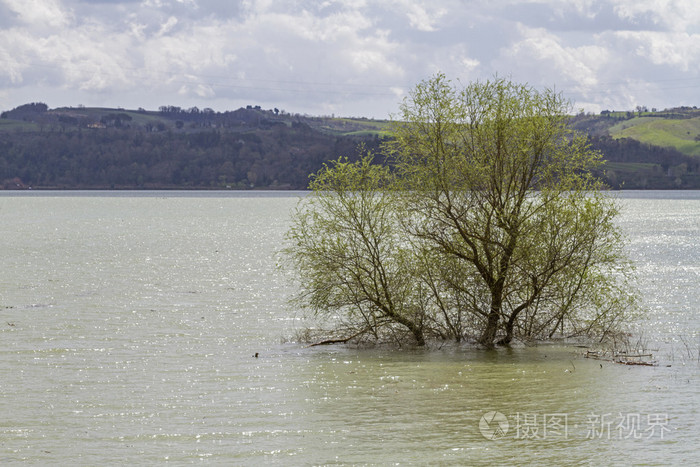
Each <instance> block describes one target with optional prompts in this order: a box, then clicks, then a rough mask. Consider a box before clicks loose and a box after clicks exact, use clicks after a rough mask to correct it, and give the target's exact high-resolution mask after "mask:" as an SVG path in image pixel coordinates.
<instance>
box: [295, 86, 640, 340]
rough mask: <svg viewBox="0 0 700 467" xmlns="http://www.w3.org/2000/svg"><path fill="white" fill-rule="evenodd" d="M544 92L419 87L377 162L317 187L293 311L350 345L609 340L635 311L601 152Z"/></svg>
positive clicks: (319, 179) (341, 166)
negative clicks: (312, 317) (340, 332)
mask: <svg viewBox="0 0 700 467" xmlns="http://www.w3.org/2000/svg"><path fill="white" fill-rule="evenodd" d="M568 111H569V105H568V103H567V102H566V101H564V100H563V99H562V97H561V96H560V95H558V94H555V93H553V92H551V91H544V92H537V91H535V90H533V89H532V88H529V87H526V86H522V85H518V84H514V83H512V82H510V81H508V80H504V79H499V78H497V79H494V80H492V81H487V82H485V83H472V84H470V85H468V86H466V87H464V88H458V87H455V86H453V85H452V84H451V83H450V82H449V81H448V80H447V79H446V78H445V77H444V76H443V75H438V76H436V77H435V78H434V79H431V80H429V81H425V82H422V83H420V84H419V85H418V86H416V88H415V89H414V90H413V92H412V93H411V94H410V96H409V97H408V98H407V99H406V100H405V101H404V103H403V105H402V106H401V113H400V117H401V118H400V119H399V120H398V121H396V122H395V124H394V129H393V136H394V138H393V139H391V140H389V141H388V142H387V143H386V144H385V147H384V150H385V151H386V152H387V153H388V154H390V156H391V159H392V162H393V164H392V166H393V167H392V169H393V170H392V171H389V170H388V169H386V168H383V167H378V166H375V165H373V164H372V158H371V157H370V156H367V157H365V158H363V159H362V160H361V161H359V162H356V163H349V162H347V161H342V160H340V161H338V162H336V163H335V164H333V165H332V166H329V167H325V168H324V169H323V170H322V171H321V172H320V173H319V174H318V175H317V176H316V177H315V178H314V180H313V182H312V189H313V190H314V194H313V196H311V197H310V198H308V199H307V201H306V202H304V203H303V204H302V205H301V206H300V208H299V210H298V211H297V214H296V216H295V218H294V224H293V227H292V229H291V230H290V234H289V237H288V239H289V240H290V245H289V246H288V248H287V249H286V253H287V255H288V257H289V258H290V261H291V264H292V266H293V268H294V270H295V271H297V272H298V277H299V280H300V286H301V289H300V290H301V292H300V294H299V296H298V297H297V299H296V303H297V304H298V305H300V306H302V307H306V308H309V309H311V310H313V311H314V312H315V313H316V314H317V315H318V314H321V315H324V316H326V317H328V316H329V315H332V316H333V319H334V320H335V321H336V322H339V323H343V327H344V328H345V329H346V330H347V331H348V332H349V331H351V330H352V331H353V334H356V333H357V332H358V330H359V331H362V330H365V331H366V332H367V333H370V334H372V335H373V336H375V337H377V338H380V337H385V336H393V337H395V336H397V335H401V334H397V329H402V330H404V331H405V332H406V333H407V334H409V335H412V336H413V337H414V338H415V341H416V342H417V343H419V344H422V343H423V342H424V340H425V338H426V337H435V338H442V339H454V340H457V341H459V340H462V339H463V338H471V339H473V340H476V341H478V342H479V343H481V344H482V345H484V346H487V347H488V346H492V345H494V344H495V343H496V342H499V343H502V344H508V343H510V342H511V341H512V339H513V338H520V339H525V340H527V339H540V338H551V337H553V336H555V335H559V336H562V335H563V336H573V335H584V334H585V335H596V336H599V337H603V336H605V335H606V334H608V333H610V332H612V331H613V330H615V329H616V328H617V326H618V325H619V324H620V323H621V322H623V321H624V319H625V316H626V313H627V312H628V311H629V310H632V309H634V306H635V300H636V298H635V294H634V293H633V292H630V291H632V290H633V289H632V288H631V287H630V284H629V279H630V277H631V276H630V272H631V270H632V269H631V267H630V265H629V263H628V261H627V260H626V259H625V256H624V254H623V251H622V247H623V244H624V242H623V238H622V236H621V234H620V231H619V229H618V228H617V227H616V225H615V223H614V219H615V216H616V215H617V212H618V210H617V206H616V204H615V202H614V200H612V199H611V198H610V197H608V196H607V195H605V194H604V193H603V192H602V191H600V190H601V188H602V187H601V185H600V182H599V181H598V180H597V179H596V178H595V177H593V176H592V175H591V170H593V169H596V168H599V167H600V166H601V163H602V161H601V158H600V155H599V154H598V153H597V152H595V151H593V150H592V149H591V148H590V146H589V145H588V143H587V140H586V138H584V137H582V136H581V135H579V134H577V133H576V132H574V131H572V130H571V128H570V126H569V125H568V117H567V112H568Z"/></svg>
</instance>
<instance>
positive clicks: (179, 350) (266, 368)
mask: <svg viewBox="0 0 700 467" xmlns="http://www.w3.org/2000/svg"><path fill="white" fill-rule="evenodd" d="M60 195H61V196H57V195H55V194H49V195H47V194H45V193H44V194H42V193H39V194H37V193H33V194H32V195H24V196H15V195H8V194H5V193H3V194H2V195H0V219H2V223H1V224H0V251H1V252H2V259H1V263H0V464H2V465H5V464H14V463H16V464H19V463H21V464H23V465H25V464H28V465H32V464H34V465H46V464H56V465H123V464H140V465H153V464H160V463H165V462H166V461H168V462H169V463H171V464H173V465H178V464H189V463H193V462H204V463H208V464H214V465H253V464H276V465H309V464H313V465H318V464H384V465H385V464H392V463H402V464H436V465H503V464H513V465H524V464H539V465H564V464H566V465H631V464H644V465H694V464H697V463H698V462H700V450H699V449H698V448H697V447H696V446H697V444H696V443H697V439H698V436H699V435H700V428H699V427H698V419H700V416H699V413H698V398H699V396H700V390H699V389H698V387H700V366H699V365H698V351H699V350H700V348H699V346H700V310H699V309H700V292H699V291H698V287H697V284H698V283H700V280H699V279H700V194H698V193H680V192H664V193H648V192H641V193H636V194H625V198H624V199H623V200H622V202H623V203H624V205H625V207H626V208H625V211H624V215H623V217H622V219H621V221H620V222H621V225H622V226H623V228H624V229H625V230H626V232H627V233H628V235H629V237H630V254H631V255H632V257H633V258H634V259H635V261H636V262H637V266H638V270H639V273H640V285H641V287H642V290H643V293H644V300H645V303H646V305H647V308H649V311H650V314H649V317H648V319H646V320H644V321H643V322H642V323H640V325H639V334H640V335H641V336H643V338H644V340H645V342H646V343H647V344H648V347H649V348H652V350H653V352H654V355H655V357H654V358H655V359H656V360H658V362H659V365H658V366H655V367H641V366H629V367H628V366H622V365H616V364H613V363H609V362H600V361H596V360H590V359H585V358H583V357H582V353H583V349H580V348H575V347H564V346H554V345H547V346H540V347H535V348H514V349H499V350H497V351H494V352H487V351H481V350H474V349H470V348H462V347H454V346H445V347H443V348H431V349H428V350H415V349H413V350H412V349H389V348H374V349H357V348H352V347H345V346H335V347H314V348H305V347H304V346H303V345H301V344H298V343H295V342H293V339H292V338H293V336H294V335H295V333H296V331H298V330H299V329H302V328H303V327H304V326H305V325H307V324H308V322H306V321H304V319H302V317H301V316H300V315H299V314H298V313H296V312H295V311H294V310H290V309H289V308H288V307H287V306H286V305H285V301H286V298H287V297H288V296H289V294H290V293H291V292H292V291H291V289H290V285H289V283H288V281H287V280H286V277H285V276H284V274H283V273H282V272H280V271H279V270H278V269H277V268H276V267H275V265H276V262H277V258H276V257H275V252H276V251H277V250H278V248H279V247H280V245H281V242H282V237H283V234H284V232H285V230H286V228H287V225H288V224H287V223H288V217H289V212H290V210H291V209H292V208H293V207H294V206H295V205H296V202H297V200H298V198H297V196H295V195H293V194H292V195H270V194H257V195H255V196H251V195H250V194H244V195H241V194H237V195H232V194H230V193H137V194H134V193H129V194H125V193H116V194H115V193H111V194H110V193H97V194H90V195H86V194H84V193H68V195H70V196H66V193H61V194H60ZM290 339H291V340H290ZM256 352H257V353H258V354H259V357H258V358H255V357H253V354H255V353H256ZM492 412H498V413H500V414H502V418H497V419H495V418H493V415H488V418H484V419H483V420H482V417H484V416H485V415H487V414H491V413H492ZM503 419H505V420H506V421H507V424H508V426H507V428H506V426H505V425H504V424H500V425H499V424H498V423H496V422H497V421H498V420H501V421H502V420H503ZM480 421H481V422H482V423H481V425H480ZM497 428H500V429H501V431H496V429H497ZM492 438H496V439H492Z"/></svg>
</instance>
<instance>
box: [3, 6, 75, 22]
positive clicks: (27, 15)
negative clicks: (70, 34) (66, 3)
mask: <svg viewBox="0 0 700 467" xmlns="http://www.w3.org/2000/svg"><path fill="white" fill-rule="evenodd" d="M4 3H5V4H6V5H7V6H8V7H9V9H10V10H11V11H13V12H14V13H15V14H16V15H17V17H18V18H19V20H20V21H21V22H22V23H23V24H24V25H26V26H28V27H31V28H36V29H39V28H61V27H66V26H67V25H68V24H70V22H71V16H72V15H71V14H70V12H69V11H68V10H66V9H65V8H64V7H63V5H62V4H61V2H60V1H59V0H4Z"/></svg>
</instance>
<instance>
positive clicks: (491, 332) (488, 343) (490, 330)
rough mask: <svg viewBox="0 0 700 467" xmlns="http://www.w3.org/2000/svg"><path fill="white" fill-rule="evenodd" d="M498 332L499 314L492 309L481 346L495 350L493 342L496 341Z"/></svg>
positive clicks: (481, 338) (480, 342) (482, 334)
mask: <svg viewBox="0 0 700 467" xmlns="http://www.w3.org/2000/svg"><path fill="white" fill-rule="evenodd" d="M497 330H498V312H497V311H494V309H493V307H491V312H490V313H489V316H488V320H487V321H486V328H485V329H484V332H482V333H481V337H480V338H479V344H481V345H483V346H484V347H486V348H489V349H491V348H493V346H494V345H493V341H494V339H496V331H497Z"/></svg>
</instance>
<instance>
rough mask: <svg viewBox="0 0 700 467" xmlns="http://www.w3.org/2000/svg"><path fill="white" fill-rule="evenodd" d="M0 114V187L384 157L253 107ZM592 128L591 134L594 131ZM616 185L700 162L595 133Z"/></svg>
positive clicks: (198, 180) (267, 178)
mask: <svg viewBox="0 0 700 467" xmlns="http://www.w3.org/2000/svg"><path fill="white" fill-rule="evenodd" d="M1 117H2V118H0V188H4V189H18V188H29V187H31V188H35V189H42V188H43V189H51V188H53V189H174V188H181V189H306V188H308V184H309V178H308V177H309V175H310V174H312V173H316V172H317V171H318V170H319V169H320V168H321V167H322V166H323V164H324V163H325V162H328V161H330V160H334V159H337V157H338V156H347V157H349V158H350V159H351V160H357V158H358V147H359V145H360V144H362V145H364V146H365V147H366V148H369V149H372V150H375V151H377V152H378V155H377V157H376V160H377V161H380V162H381V161H383V157H382V155H381V150H380V149H379V148H380V145H381V142H382V139H383V138H382V137H381V136H380V135H379V134H378V133H376V132H375V133H367V132H365V133H356V134H353V133H348V132H345V133H343V132H340V131H328V129H324V128H322V127H321V126H320V125H318V124H316V123H317V122H318V120H319V119H318V118H314V117H307V116H301V115H291V114H288V113H286V112H284V111H279V110H278V109H273V110H263V109H261V108H260V107H259V106H248V107H247V108H242V109H238V110H236V111H231V112H214V111H212V110H211V109H203V110H200V109H197V108H193V109H181V108H179V107H173V106H163V107H161V108H160V109H159V111H158V112H147V111H145V110H143V109H139V110H138V111H125V110H123V109H82V108H76V109H55V110H50V109H49V108H48V106H47V105H46V104H42V103H32V104H26V105H24V106H20V107H17V108H16V109H13V110H11V111H7V112H4V113H2V115H1ZM584 131H585V129H584ZM589 137H590V138H591V143H592V146H593V147H594V148H595V149H597V150H599V151H601V152H602V154H603V157H604V159H606V160H607V161H608V165H607V166H604V168H603V169H601V170H600V171H599V175H600V176H602V177H603V178H604V179H605V180H606V181H607V183H608V184H609V185H610V186H611V187H613V188H635V189H675V188H694V189H698V188H700V160H698V159H697V158H694V157H692V156H686V155H683V154H681V153H680V152H678V151H676V150H674V149H672V148H661V147H658V146H651V145H648V144H643V143H640V142H638V141H635V140H631V139H612V138H610V137H607V136H599V135H594V134H590V136H589Z"/></svg>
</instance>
